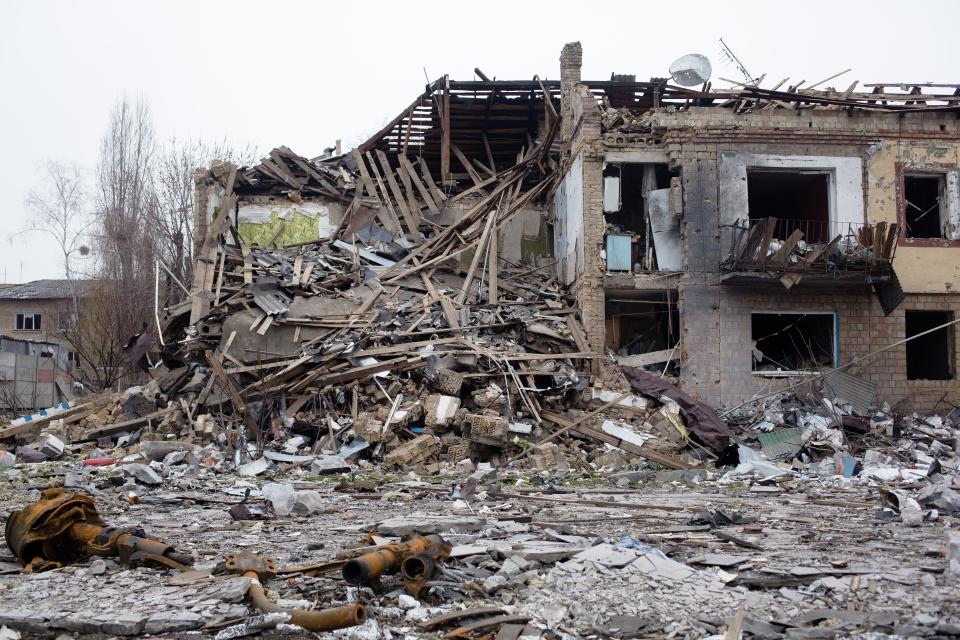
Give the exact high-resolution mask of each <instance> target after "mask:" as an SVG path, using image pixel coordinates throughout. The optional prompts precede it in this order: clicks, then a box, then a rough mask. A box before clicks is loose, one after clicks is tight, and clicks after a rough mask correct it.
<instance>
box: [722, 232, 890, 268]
mask: <svg viewBox="0 0 960 640" xmlns="http://www.w3.org/2000/svg"><path fill="white" fill-rule="evenodd" d="M897 236H898V228H897V225H896V224H888V223H886V222H879V223H877V224H875V225H870V224H865V223H863V222H839V221H826V220H794V219H783V220H778V219H777V218H759V219H754V220H749V221H741V222H739V223H738V224H735V225H730V226H726V227H724V228H723V229H722V232H721V242H722V248H723V254H722V256H723V257H722V261H721V270H722V271H766V272H797V273H811V272H823V273H842V272H848V271H859V272H867V273H870V274H879V273H884V272H886V271H888V270H889V266H890V262H891V261H892V259H893V254H894V251H895V250H896V244H897Z"/></svg>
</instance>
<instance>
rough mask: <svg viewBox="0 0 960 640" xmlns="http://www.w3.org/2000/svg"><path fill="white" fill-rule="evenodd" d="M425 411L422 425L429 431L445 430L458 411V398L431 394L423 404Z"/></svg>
mask: <svg viewBox="0 0 960 640" xmlns="http://www.w3.org/2000/svg"><path fill="white" fill-rule="evenodd" d="M423 405H424V409H425V411H426V418H425V420H424V425H426V426H428V427H430V428H431V429H440V430H443V429H446V428H447V427H449V426H450V423H452V422H453V418H454V417H455V416H456V415H457V411H458V410H459V409H460V398H457V397H454V396H445V395H439V394H433V395H430V396H427V399H426V400H424V402H423Z"/></svg>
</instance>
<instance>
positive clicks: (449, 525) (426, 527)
mask: <svg viewBox="0 0 960 640" xmlns="http://www.w3.org/2000/svg"><path fill="white" fill-rule="evenodd" d="M486 524H487V521H486V519H485V518H481V517H479V516H470V515H464V516H434V515H428V514H425V513H414V514H411V515H410V516H408V517H396V518H388V519H387V520H384V521H382V522H379V523H378V524H377V525H376V527H375V529H376V530H377V531H379V532H380V534H381V535H384V536H405V535H409V534H411V533H420V534H423V535H428V534H431V533H444V532H446V531H480V530H481V529H483V528H484V527H485V526H486Z"/></svg>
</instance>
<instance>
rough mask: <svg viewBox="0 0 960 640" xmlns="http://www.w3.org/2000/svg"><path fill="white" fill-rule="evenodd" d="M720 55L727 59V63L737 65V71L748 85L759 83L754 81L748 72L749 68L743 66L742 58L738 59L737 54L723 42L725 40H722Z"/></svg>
mask: <svg viewBox="0 0 960 640" xmlns="http://www.w3.org/2000/svg"><path fill="white" fill-rule="evenodd" d="M720 55H721V56H722V57H723V58H724V59H726V61H727V63H728V64H729V63H731V62H732V63H733V64H734V65H736V67H737V69H738V70H739V71H740V75H742V76H743V79H744V80H745V81H746V84H756V83H757V81H756V79H754V77H753V76H752V75H750V72H749V71H747V68H746V67H745V66H743V63H742V62H740V58H738V57H737V54H735V53H734V52H733V49H731V48H730V47H728V46H727V43H726V42H724V41H723V38H720Z"/></svg>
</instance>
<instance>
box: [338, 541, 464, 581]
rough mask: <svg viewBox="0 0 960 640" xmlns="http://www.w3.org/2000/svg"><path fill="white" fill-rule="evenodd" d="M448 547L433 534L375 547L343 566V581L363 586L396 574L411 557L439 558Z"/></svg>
mask: <svg viewBox="0 0 960 640" xmlns="http://www.w3.org/2000/svg"><path fill="white" fill-rule="evenodd" d="M449 547H450V545H448V544H447V543H446V542H444V540H443V538H441V537H440V536H438V535H436V534H434V535H429V536H414V537H412V538H410V539H409V540H407V541H406V542H393V543H391V544H385V545H381V546H379V547H377V549H376V550H374V551H371V552H370V553H365V554H363V555H362V556H360V557H359V558H354V559H353V560H351V561H349V562H348V563H346V564H345V565H343V579H344V580H346V581H347V582H348V583H350V584H363V583H364V582H368V581H370V580H372V579H374V578H378V577H380V576H382V575H385V574H390V573H394V572H396V571H397V570H398V569H399V568H400V564H401V563H402V562H403V561H404V560H405V559H407V558H409V557H411V556H419V555H427V556H431V557H439V556H442V555H443V553H444V549H447V551H446V553H447V554H449V553H450V552H449Z"/></svg>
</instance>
